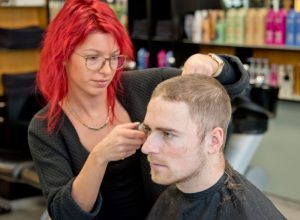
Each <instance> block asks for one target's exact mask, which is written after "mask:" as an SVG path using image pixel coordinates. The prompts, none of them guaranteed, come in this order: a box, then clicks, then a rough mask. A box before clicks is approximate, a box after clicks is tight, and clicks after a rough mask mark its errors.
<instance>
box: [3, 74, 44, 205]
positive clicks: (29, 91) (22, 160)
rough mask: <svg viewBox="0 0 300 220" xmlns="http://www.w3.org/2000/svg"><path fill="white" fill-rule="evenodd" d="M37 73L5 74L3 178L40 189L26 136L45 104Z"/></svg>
mask: <svg viewBox="0 0 300 220" xmlns="http://www.w3.org/2000/svg"><path fill="white" fill-rule="evenodd" d="M35 76H36V73H35V72H30V73H21V74H3V75H2V84H3V97H2V102H1V103H2V105H1V107H2V109H1V114H2V115H1V118H2V120H1V122H0V130H1V134H0V135H1V136H0V179H1V180H4V181H9V182H12V183H25V184H28V185H31V186H33V187H35V188H38V189H39V188H40V186H39V179H38V176H37V174H36V171H35V169H34V164H33V161H32V159H31V156H30V151H29V146H28V140H27V130H28V125H29V123H30V120H31V118H32V117H33V115H34V114H35V113H36V112H37V111H38V110H39V109H40V108H41V107H42V106H43V102H42V99H41V98H40V97H41V96H39V95H38V93H37V92H36V89H35ZM0 205H1V204H0ZM0 209H1V207H0Z"/></svg>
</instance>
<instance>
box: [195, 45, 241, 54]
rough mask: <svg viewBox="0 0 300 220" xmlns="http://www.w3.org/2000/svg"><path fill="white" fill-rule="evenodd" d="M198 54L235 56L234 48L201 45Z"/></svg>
mask: <svg viewBox="0 0 300 220" xmlns="http://www.w3.org/2000/svg"><path fill="white" fill-rule="evenodd" d="M199 52H200V53H204V54H207V53H217V54H229V55H235V48H234V47H222V46H214V45H201V46H200V50H199Z"/></svg>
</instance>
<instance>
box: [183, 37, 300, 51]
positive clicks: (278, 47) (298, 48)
mask: <svg viewBox="0 0 300 220" xmlns="http://www.w3.org/2000/svg"><path fill="white" fill-rule="evenodd" d="M183 43H186V44H195V45H199V46H201V45H205V46H218V47H236V48H250V49H264V50H265V49H268V50H287V51H300V46H289V45H247V44H228V43H215V42H210V43H204V42H200V43H196V42H193V41H191V40H187V39H184V40H183Z"/></svg>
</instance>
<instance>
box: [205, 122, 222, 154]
mask: <svg viewBox="0 0 300 220" xmlns="http://www.w3.org/2000/svg"><path fill="white" fill-rule="evenodd" d="M223 142H224V131H223V129H222V128H220V127H216V128H214V129H212V130H211V131H210V132H209V140H208V143H209V144H208V145H209V146H208V153H209V154H215V153H218V152H220V151H221V150H222V146H223Z"/></svg>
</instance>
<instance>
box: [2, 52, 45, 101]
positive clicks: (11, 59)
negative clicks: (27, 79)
mask: <svg viewBox="0 0 300 220" xmlns="http://www.w3.org/2000/svg"><path fill="white" fill-rule="evenodd" d="M39 54H40V52H39V50H38V49H36V50H11V51H10V50H0V76H1V75H2V74H3V73H12V74H13V73H25V72H32V71H36V70H37V69H38V64H39ZM2 94H3V88H2V84H1V83H0V95H2Z"/></svg>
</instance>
